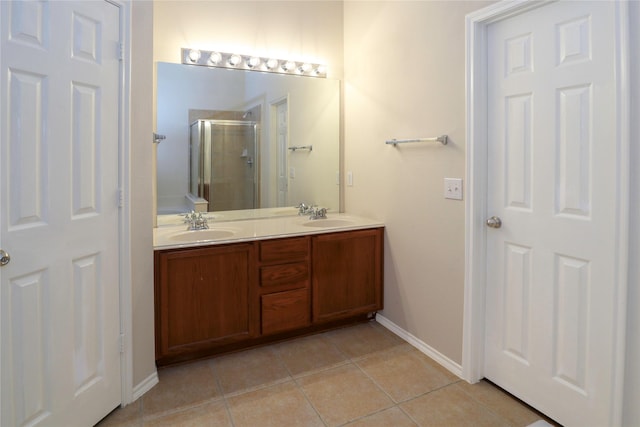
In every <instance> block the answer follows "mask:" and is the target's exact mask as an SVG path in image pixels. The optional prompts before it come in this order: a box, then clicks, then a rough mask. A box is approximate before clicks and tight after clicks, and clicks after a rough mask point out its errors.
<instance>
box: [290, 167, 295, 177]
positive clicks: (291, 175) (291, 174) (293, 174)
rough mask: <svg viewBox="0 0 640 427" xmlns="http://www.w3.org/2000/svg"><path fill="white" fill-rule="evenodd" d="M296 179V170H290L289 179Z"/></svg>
mask: <svg viewBox="0 0 640 427" xmlns="http://www.w3.org/2000/svg"><path fill="white" fill-rule="evenodd" d="M295 177H296V168H289V178H291V179H294V178H295Z"/></svg>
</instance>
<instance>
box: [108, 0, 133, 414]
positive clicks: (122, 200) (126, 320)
mask: <svg viewBox="0 0 640 427" xmlns="http://www.w3.org/2000/svg"><path fill="white" fill-rule="evenodd" d="M104 1H106V2H107V3H111V4H113V5H115V6H116V7H118V9H119V15H120V41H121V47H120V49H121V53H120V55H121V60H120V71H119V74H120V84H119V88H118V90H119V105H118V107H119V117H118V120H119V122H120V125H119V129H118V139H119V142H118V172H117V173H118V187H119V189H120V190H119V191H120V194H119V206H120V212H119V221H118V228H119V230H118V240H119V243H118V249H119V260H118V261H119V265H120V271H119V292H120V296H119V302H120V380H121V382H120V384H121V397H120V403H121V405H122V406H124V405H127V404H129V403H131V402H133V401H134V396H133V388H134V385H133V305H132V299H131V295H132V283H131V274H132V265H131V214H132V212H131V8H132V5H131V1H130V0H104Z"/></svg>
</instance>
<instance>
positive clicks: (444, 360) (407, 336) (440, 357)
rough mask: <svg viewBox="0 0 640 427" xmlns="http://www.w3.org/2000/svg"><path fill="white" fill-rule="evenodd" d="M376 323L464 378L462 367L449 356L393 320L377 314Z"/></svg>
mask: <svg viewBox="0 0 640 427" xmlns="http://www.w3.org/2000/svg"><path fill="white" fill-rule="evenodd" d="M376 321H377V322H378V323H380V324H381V325H382V326H384V327H385V328H387V329H388V330H390V331H391V332H393V333H394V334H396V335H397V336H399V337H400V338H402V339H403V340H405V341H406V342H408V343H409V344H411V345H412V346H414V347H415V348H416V349H418V350H419V351H420V352H422V353H424V354H425V355H427V356H429V357H430V358H432V359H433V360H435V361H436V362H438V363H439V364H440V365H442V366H443V367H444V368H446V369H447V370H449V371H450V372H451V373H452V374H454V375H456V376H458V377H460V378H462V366H461V365H460V364H458V363H456V362H454V361H453V360H451V359H449V358H448V357H447V356H445V355H444V354H442V353H440V352H439V351H438V350H436V349H435V348H433V347H431V346H430V345H428V344H427V343H425V342H424V341H422V340H420V339H418V338H416V337H415V336H414V335H412V334H411V333H409V332H407V331H405V330H404V329H402V328H401V327H400V326H398V325H396V324H395V323H393V322H392V321H391V320H389V319H387V318H386V317H384V316H383V315H382V314H380V313H377V315H376Z"/></svg>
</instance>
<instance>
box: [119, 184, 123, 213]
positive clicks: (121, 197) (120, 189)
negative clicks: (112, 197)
mask: <svg viewBox="0 0 640 427" xmlns="http://www.w3.org/2000/svg"><path fill="white" fill-rule="evenodd" d="M118 207H119V208H122V207H124V191H122V188H119V189H118Z"/></svg>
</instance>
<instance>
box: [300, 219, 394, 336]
mask: <svg viewBox="0 0 640 427" xmlns="http://www.w3.org/2000/svg"><path fill="white" fill-rule="evenodd" d="M382 241H383V228H375V229H367V230H358V231H345V232H340V233H327V234H319V235H315V236H313V238H312V247H311V251H312V254H313V257H312V259H313V261H312V268H311V271H312V288H313V322H314V323H323V322H329V321H333V320H337V319H341V318H347V317H352V316H355V315H358V314H363V313H370V312H375V311H378V310H382V306H383V305H382V280H383V263H382V258H383V255H382V254H383V252H382V251H383V248H382Z"/></svg>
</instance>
